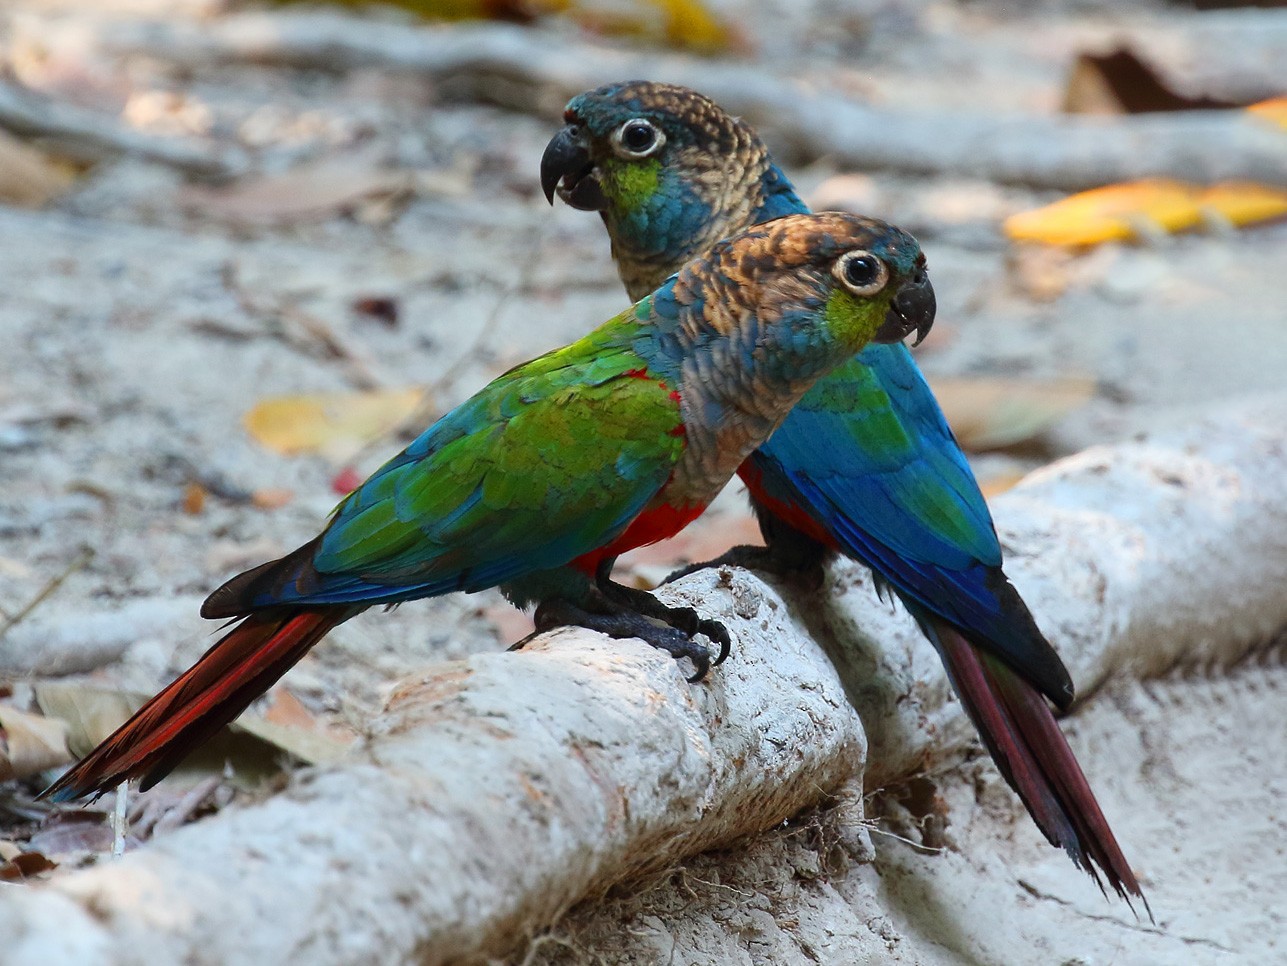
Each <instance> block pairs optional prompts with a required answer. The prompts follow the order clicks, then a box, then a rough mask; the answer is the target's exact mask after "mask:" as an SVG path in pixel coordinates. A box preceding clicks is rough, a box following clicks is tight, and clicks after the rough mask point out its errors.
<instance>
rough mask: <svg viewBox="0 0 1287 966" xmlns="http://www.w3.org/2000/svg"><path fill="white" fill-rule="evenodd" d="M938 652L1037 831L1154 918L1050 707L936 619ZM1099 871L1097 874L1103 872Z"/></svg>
mask: <svg viewBox="0 0 1287 966" xmlns="http://www.w3.org/2000/svg"><path fill="white" fill-rule="evenodd" d="M933 630H934V632H935V633H934V634H933V635H931V639H934V638H937V641H936V643H937V644H938V645H939V653H940V654H941V655H942V658H943V663H944V664H945V665H946V666H947V671H948V675H949V676H950V678H951V679H952V683H953V685H954V686H955V688H956V693H957V696H958V697H959V698H960V700H961V703H962V704H963V705H964V706H965V710H966V711H967V712H968V713H969V716H970V719H971V720H972V721H973V722H974V726H975V727H976V728H977V729H978V731H979V734H980V736H981V737H982V738H983V741H984V743H985V744H986V745H987V747H988V751H989V752H991V754H992V759H993V761H995V762H996V765H997V767H998V768H999V769H1000V770H1001V774H1002V775H1004V776H1005V779H1006V781H1007V782H1009V784H1010V787H1011V788H1013V789H1014V790H1015V791H1016V792H1017V793H1018V794H1019V797H1020V798H1021V799H1022V800H1023V804H1024V805H1025V806H1027V809H1028V813H1029V814H1030V815H1031V816H1032V819H1033V821H1035V822H1036V823H1037V827H1038V828H1039V829H1041V831H1042V833H1043V834H1044V835H1045V836H1046V838H1047V839H1048V840H1049V841H1050V844H1051V845H1056V846H1058V847H1060V848H1062V849H1063V850H1064V851H1065V852H1067V853H1068V855H1069V856H1070V857H1071V858H1072V860H1073V861H1074V862H1075V863H1076V864H1077V865H1078V866H1080V867H1081V868H1082V869H1085V870H1086V871H1087V872H1088V873H1090V875H1091V877H1092V878H1093V879H1094V880H1095V882H1096V883H1097V884H1098V885H1099V887H1100V888H1101V889H1102V888H1103V885H1104V884H1103V880H1102V879H1101V878H1100V875H1101V874H1102V875H1103V877H1104V878H1105V879H1107V880H1108V884H1109V885H1111V886H1112V887H1113V889H1114V890H1115V891H1116V892H1117V894H1118V895H1120V896H1121V897H1122V898H1123V899H1125V900H1126V901H1127V902H1128V903H1129V902H1130V899H1131V896H1135V897H1136V898H1138V899H1139V900H1140V901H1141V902H1143V904H1144V910H1145V912H1147V913H1148V915H1149V918H1150V919H1152V918H1153V913H1152V910H1150V909H1149V906H1148V900H1147V899H1145V898H1144V893H1143V892H1142V891H1141V890H1140V884H1139V882H1138V881H1137V880H1136V878H1135V873H1133V872H1132V871H1131V867H1130V866H1129V865H1128V864H1127V862H1126V858H1125V856H1123V855H1122V850H1121V847H1120V846H1119V845H1118V844H1117V839H1116V838H1114V836H1113V830H1112V829H1111V828H1109V826H1108V820H1107V819H1105V818H1104V813H1103V812H1102V811H1100V808H1099V803H1098V802H1097V801H1095V795H1094V793H1093V792H1092V791H1091V790H1090V785H1089V783H1088V782H1087V781H1086V776H1085V775H1084V774H1082V770H1081V766H1080V765H1079V764H1078V763H1077V759H1076V757H1074V755H1073V753H1072V749H1071V748H1069V747H1068V740H1067V739H1066V738H1064V735H1063V732H1062V731H1060V730H1059V725H1058V723H1056V721H1055V716H1054V714H1053V713H1052V712H1051V710H1050V705H1049V704H1047V702H1046V699H1045V698H1044V697H1042V695H1041V694H1040V692H1038V691H1037V689H1036V688H1034V687H1033V686H1032V685H1030V684H1029V683H1028V682H1027V681H1025V680H1024V679H1023V678H1021V677H1020V676H1019V675H1018V674H1016V673H1015V672H1014V671H1013V670H1011V669H1010V667H1009V666H1008V665H1007V664H1006V663H1005V662H1004V661H1002V660H1001V659H1000V658H998V657H995V656H993V655H992V654H990V653H989V652H987V651H985V650H982V649H981V648H978V647H976V646H975V645H974V644H973V643H972V642H971V641H970V640H969V639H968V638H966V637H965V636H964V635H963V634H962V633H961V632H960V631H959V630H957V629H956V628H955V627H953V626H952V625H950V624H948V623H946V622H945V621H942V620H935V621H934V626H933ZM1097 867H1098V868H1097Z"/></svg>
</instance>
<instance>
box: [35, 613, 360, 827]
mask: <svg viewBox="0 0 1287 966" xmlns="http://www.w3.org/2000/svg"><path fill="white" fill-rule="evenodd" d="M360 609H361V608H348V607H325V608H306V609H298V610H290V611H284V612H283V611H276V612H272V611H269V612H266V613H264V614H262V615H261V614H251V615H250V616H249V617H246V618H245V619H243V620H242V621H241V623H239V624H238V625H237V626H236V627H234V628H233V629H232V630H230V631H229V632H228V633H227V634H225V635H224V636H223V637H221V638H220V639H219V640H218V641H217V642H216V643H215V645H214V646H213V647H211V648H210V650H208V651H206V653H205V654H204V655H202V657H201V659H200V660H199V661H197V663H196V664H194V665H192V667H190V668H188V670H186V671H184V672H183V674H181V675H180V676H179V677H178V678H176V679H175V680H174V682H173V683H172V684H170V685H169V687H167V688H166V689H165V690H164V691H162V692H161V693H160V694H158V695H157V696H156V697H154V698H152V699H151V700H150V701H148V702H147V704H145V705H143V707H141V708H139V710H138V711H136V712H135V713H134V716H133V717H131V718H130V719H129V720H128V721H126V722H125V724H123V725H121V726H120V727H119V728H117V729H116V731H115V732H113V733H112V734H111V736H109V737H108V738H107V739H106V740H104V741H103V742H102V744H100V745H99V746H98V747H97V748H95V749H94V750H93V751H91V752H90V753H89V754H88V755H86V756H85V757H84V758H83V759H82V760H81V761H80V762H79V763H77V765H76V766H75V767H74V768H72V769H71V770H70V771H68V772H67V773H66V774H65V775H63V776H62V777H61V778H59V779H58V781H56V782H54V783H53V784H52V785H50V786H49V787H48V788H46V789H45V790H44V791H43V792H41V795H40V797H41V798H49V799H52V800H53V801H56V802H66V801H71V800H73V799H77V798H81V797H82V796H85V795H90V794H93V795H94V796H95V797H97V796H99V795H102V794H103V793H104V792H107V791H110V790H111V789H113V788H115V787H116V786H117V785H119V784H121V783H122V782H125V781H128V780H129V779H132V778H139V779H142V788H144V789H147V788H151V787H152V786H153V785H155V784H156V783H157V782H159V781H160V780H161V779H162V778H164V777H165V776H166V775H168V774H169V773H170V771H171V770H172V769H173V768H174V767H175V766H176V765H177V764H179V762H181V761H182V760H183V759H184V757H186V756H187V754H188V753H189V752H190V751H192V750H193V749H195V748H196V747H197V746H198V745H200V744H202V743H203V742H204V741H206V740H207V739H208V738H210V737H211V736H212V735H214V734H215V732H217V731H218V730H219V729H220V728H222V727H223V726H224V725H226V724H227V723H228V722H230V721H232V719H233V718H235V717H237V715H239V714H241V712H242V711H244V710H246V707H247V706H248V705H249V704H250V702H252V701H254V700H255V698H257V697H259V696H260V695H261V694H263V693H264V692H265V691H267V690H268V689H269V688H270V687H272V685H273V683H274V682H276V681H277V679H278V678H280V677H281V676H282V675H283V674H285V673H286V672H287V671H288V670H290V668H291V667H292V666H294V665H295V664H296V663H297V662H298V661H299V660H300V658H302V657H303V656H304V655H305V654H306V653H308V650H309V648H311V647H312V646H313V645H314V644H316V643H317V642H318V641H320V640H321V639H322V638H323V637H325V636H326V634H327V632H328V631H330V630H331V628H333V627H335V626H336V625H337V624H340V623H342V622H343V621H345V620H347V619H348V618H350V617H352V616H353V615H354V614H355V613H357V612H358V610H360Z"/></svg>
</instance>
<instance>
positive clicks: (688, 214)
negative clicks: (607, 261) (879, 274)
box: [603, 122, 808, 299]
mask: <svg viewBox="0 0 1287 966" xmlns="http://www.w3.org/2000/svg"><path fill="white" fill-rule="evenodd" d="M727 139H728V142H729V143H728V145H727V147H726V148H724V147H723V146H721V147H722V149H721V150H719V151H711V150H709V149H708V148H707V147H705V146H693V147H690V148H686V149H684V150H683V151H681V152H678V155H677V157H675V158H672V159H670V160H669V161H668V163H667V164H666V165H664V166H663V165H660V164H658V165H656V166H654V167H653V168H652V169H651V171H649V172H648V173H647V177H646V179H645V178H644V176H643V174H642V173H641V174H639V175H636V177H638V178H639V179H640V182H641V183H640V184H639V185H638V186H637V187H636V189H635V191H633V192H631V193H630V194H629V195H627V196H626V197H627V198H628V201H627V202H626V203H624V204H622V205H621V206H620V207H614V208H612V209H609V210H607V211H604V212H603V220H604V222H605V224H606V225H607V227H608V233H609V235H610V236H611V238H612V257H613V258H614V259H615V260H616V263H617V271H618V273H619V274H620V276H621V280H622V282H624V283H625V286H626V291H627V292H629V294H630V297H631V298H634V299H638V298H642V297H643V296H644V295H646V294H647V293H648V292H650V291H652V290H653V289H655V288H656V287H657V286H658V285H660V284H661V283H662V282H663V281H664V280H665V279H666V278H668V277H669V276H670V275H672V274H674V273H675V272H677V271H679V269H680V268H681V267H683V265H684V263H685V262H687V261H688V260H689V259H691V258H693V257H695V256H697V255H701V254H703V253H704V252H706V251H709V250H710V249H711V247H712V246H714V245H715V244H716V242H719V241H721V240H723V239H724V238H727V237H728V236H729V235H733V234H736V233H737V232H739V231H741V230H742V229H743V228H747V227H749V226H751V225H754V224H757V223H758V222H761V221H765V220H767V219H770V218H776V217H778V216H779V215H786V214H793V213H799V212H805V211H807V210H808V209H807V208H806V207H805V205H804V202H802V201H801V200H800V198H799V196H798V195H796V193H795V189H794V188H793V187H792V186H791V182H790V181H788V180H787V177H786V175H784V174H783V173H782V171H781V169H780V168H778V167H777V165H775V164H773V162H772V160H771V159H770V158H769V156H768V154H767V153H766V152H765V150H764V145H763V144H762V143H761V142H760V141H759V139H758V138H757V137H756V136H755V134H754V133H753V132H752V131H751V130H750V128H748V127H747V126H746V125H744V124H741V123H740V122H739V123H737V124H735V125H734V126H733V128H732V130H731V131H729V132H728V134H727Z"/></svg>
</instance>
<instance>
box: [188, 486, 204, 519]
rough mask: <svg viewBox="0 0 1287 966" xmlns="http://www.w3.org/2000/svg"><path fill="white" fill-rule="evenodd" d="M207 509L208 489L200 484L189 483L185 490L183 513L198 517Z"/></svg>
mask: <svg viewBox="0 0 1287 966" xmlns="http://www.w3.org/2000/svg"><path fill="white" fill-rule="evenodd" d="M205 508H206V488H205V487H204V486H202V485H201V484H200V483H189V484H188V485H187V486H185V487H184V488H183V512H184V513H186V514H188V516H193V517H195V516H197V515H199V514H200V513H201V511H202V510H204V509H205Z"/></svg>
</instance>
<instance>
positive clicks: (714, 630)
mask: <svg viewBox="0 0 1287 966" xmlns="http://www.w3.org/2000/svg"><path fill="white" fill-rule="evenodd" d="M697 632H698V633H699V634H705V635H706V636H707V637H709V638H710V639H711V640H712V641H714V642H715V643H716V644H718V645H719V654H718V655H716V657H715V660H714V661H712V662H711V663H712V664H713V665H714V666H715V667H719V666H720V665H721V664H723V663H724V659H725V658H727V657H728V655H729V652H730V651H732V650H733V639H732V638H731V637H729V634H728V628H727V627H725V626H724V625H723V624H721V623H720V622H719V621H716V620H703V621H700V622H698V624H697Z"/></svg>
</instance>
